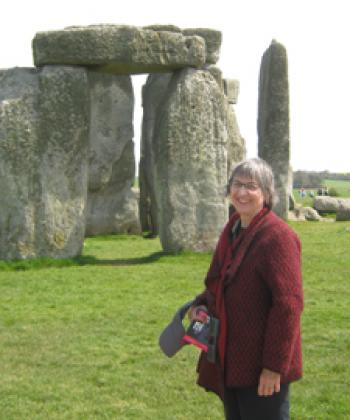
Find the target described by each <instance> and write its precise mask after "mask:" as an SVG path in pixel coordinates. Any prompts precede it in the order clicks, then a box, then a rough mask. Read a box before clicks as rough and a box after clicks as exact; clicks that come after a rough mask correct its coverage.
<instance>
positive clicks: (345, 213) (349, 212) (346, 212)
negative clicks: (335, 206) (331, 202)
mask: <svg viewBox="0 0 350 420" xmlns="http://www.w3.org/2000/svg"><path fill="white" fill-rule="evenodd" d="M335 220H336V221H337V222H344V221H349V220H350V208H348V209H340V210H338V211H337V214H336V216H335Z"/></svg>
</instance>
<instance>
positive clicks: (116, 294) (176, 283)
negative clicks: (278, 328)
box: [0, 222, 350, 420]
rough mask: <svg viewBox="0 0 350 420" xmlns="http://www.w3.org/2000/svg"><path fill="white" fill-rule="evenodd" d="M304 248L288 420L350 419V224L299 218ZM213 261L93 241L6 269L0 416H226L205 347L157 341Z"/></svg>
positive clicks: (131, 240) (154, 246)
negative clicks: (202, 376)
mask: <svg viewBox="0 0 350 420" xmlns="http://www.w3.org/2000/svg"><path fill="white" fill-rule="evenodd" d="M291 225H292V227H293V228H294V229H295V230H296V231H297V232H298V233H299V235H300V236H301V238H302V243H303V274H304V287H305V304H306V306H305V311H304V314H303V346H304V367H305V375H304V379H303V380H301V381H299V382H297V383H295V384H294V385H293V387H292V395H291V398H292V419H295V420H306V419H310V420H311V419H315V420H322V419H325V420H326V419H327V420H329V419H332V420H333V419H336V420H338V419H350V399H349V386H350V366H349V357H350V334H349V325H350V312H349V297H350V288H349V283H350V262H349V248H350V232H348V231H346V230H345V228H346V227H347V226H348V225H350V223H348V224H347V223H345V222H337V223H324V224H323V223H312V222H304V223H293V224H291ZM209 261H210V255H209V254H202V255H201V254H193V253H184V254H180V255H177V256H171V255H165V254H164V253H162V252H161V248H160V244H159V241H158V239H152V240H150V239H142V238H141V237H136V236H131V237H126V236H114V237H113V236H110V237H103V238H102V237H101V238H90V239H87V240H86V244H85V248H84V256H83V258H81V259H79V260H77V261H74V260H70V261H65V262H60V263H51V266H49V265H50V262H45V261H44V262H43V261H41V262H40V263H38V264H36V265H35V264H33V263H32V264H27V265H26V264H22V265H21V264H17V265H16V264H15V263H12V264H11V263H10V264H3V265H2V266H0V294H1V300H0V302H1V303H0V377H1V381H0V418H1V419H6V420H7V419H10V420H11V419H160V420H167V419H169V420H170V419H179V420H180V419H184V420H185V419H186V420H187V419H192V418H202V419H213V420H215V419H222V418H223V411H222V407H221V403H220V401H219V400H218V399H217V398H216V397H215V396H214V395H211V394H208V393H205V392H204V391H203V390H202V389H200V388H199V387H197V386H196V385H195V381H196V375H195V366H196V360H197V356H198V352H197V350H196V349H195V348H193V347H192V346H188V347H186V348H184V349H183V350H182V351H181V352H180V353H179V354H177V355H176V356H175V357H174V358H173V359H167V358H166V357H165V356H164V355H163V354H162V353H161V352H160V350H159V348H158V336H159V333H160V331H161V330H162V328H163V327H164V326H165V325H166V324H167V322H168V321H169V320H170V319H171V317H172V315H173V312H174V311H175V310H176V309H177V308H178V307H179V306H180V305H181V304H182V303H183V302H185V301H186V300H188V299H190V298H192V297H193V296H194V295H195V294H197V293H198V292H200V291H201V289H202V279H203V277H204V275H205V272H206V270H207V268H208V264H209Z"/></svg>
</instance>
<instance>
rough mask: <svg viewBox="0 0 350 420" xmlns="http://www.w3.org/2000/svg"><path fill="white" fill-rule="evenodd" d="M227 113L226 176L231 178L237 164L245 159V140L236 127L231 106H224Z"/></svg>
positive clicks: (234, 115)
mask: <svg viewBox="0 0 350 420" xmlns="http://www.w3.org/2000/svg"><path fill="white" fill-rule="evenodd" d="M226 112H227V134H228V139H227V176H228V178H229V177H230V176H231V173H232V170H233V168H234V166H236V165H237V163H239V162H241V161H242V160H244V159H245V158H246V145H245V140H244V138H243V137H242V136H241V132H240V130H239V127H238V123H237V118H236V113H235V110H234V108H233V106H232V105H230V104H229V103H227V104H226Z"/></svg>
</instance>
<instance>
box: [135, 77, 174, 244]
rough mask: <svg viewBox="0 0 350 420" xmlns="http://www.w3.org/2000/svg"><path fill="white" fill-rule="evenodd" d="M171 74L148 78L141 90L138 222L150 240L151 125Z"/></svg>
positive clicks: (153, 223)
mask: <svg viewBox="0 0 350 420" xmlns="http://www.w3.org/2000/svg"><path fill="white" fill-rule="evenodd" d="M171 77H172V74H171V73H169V74H151V75H149V76H148V78H147V81H146V84H145V85H144V86H143V88H142V106H143V119H142V136H141V156H140V164H139V186H140V221H141V227H142V231H143V232H146V231H147V232H149V234H150V236H156V235H157V234H158V211H159V210H158V205H157V201H156V191H155V186H154V179H155V176H156V175H155V155H154V152H153V139H154V135H155V129H156V127H155V123H156V119H157V116H158V114H159V113H160V112H161V108H162V105H163V103H164V100H165V96H166V94H167V88H168V86H169V82H170V80H171Z"/></svg>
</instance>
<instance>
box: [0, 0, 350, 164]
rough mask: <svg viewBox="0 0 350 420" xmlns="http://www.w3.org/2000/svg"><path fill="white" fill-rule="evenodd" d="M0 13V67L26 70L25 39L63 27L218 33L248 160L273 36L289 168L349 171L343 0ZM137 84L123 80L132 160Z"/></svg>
mask: <svg viewBox="0 0 350 420" xmlns="http://www.w3.org/2000/svg"><path fill="white" fill-rule="evenodd" d="M1 9H2V10H1V15H0V68H11V67H16V66H17V67H31V66H33V60H32V52H31V41H32V39H33V37H34V35H35V33H36V32H39V31H47V30H55V29H63V28H64V27H66V26H71V25H90V24H99V23H114V24H126V25H135V26H145V25H150V24H173V25H177V26H179V27H180V28H194V27H206V28H212V29H217V30H220V31H221V32H222V36H223V42H222V46H221V54H220V60H219V62H218V63H217V65H218V66H219V67H220V69H221V70H222V72H223V77H225V78H229V79H238V80H239V82H240V94H239V97H238V103H237V105H235V111H236V114H237V119H238V124H239V127H240V131H241V134H242V136H243V137H244V138H245V141H246V145H247V151H248V157H255V156H257V129H256V125H257V102H258V80H259V71H260V62H261V57H262V55H263V53H264V51H265V50H266V49H267V48H268V47H269V45H270V43H271V41H272V39H276V40H277V41H278V42H280V43H282V44H283V45H284V46H285V47H286V50H287V55H288V70H289V86H290V138H291V164H292V167H293V169H294V170H315V171H319V170H329V171H331V172H350V159H349V155H350V136H349V127H348V124H347V123H348V120H349V112H348V108H349V106H348V104H349V102H350V77H349V76H350V48H349V40H350V25H349V24H348V20H349V19H348V16H349V15H348V13H347V0H333V1H325V0H305V1H295V0H238V1H235V0H216V1H208V0H200V1H199V0H177V1H171V2H170V1H167V0H128V1H125V0H124V1H118V0H114V1H110V0H99V1H90V0H84V1H83V0H69V1H68V0H59V1H56V2H49V1H47V0H45V1H44V0H31V1H26V0H22V1H21V0H17V1H10V2H5V3H4V4H3V5H2V8H1ZM144 80H145V76H137V77H135V78H134V77H133V81H134V89H135V120H134V124H135V138H134V141H135V147H136V150H135V152H136V156H137V157H138V156H139V135H140V134H139V133H140V124H141V118H142V113H141V105H140V102H141V93H140V86H141V85H142V84H143V83H144Z"/></svg>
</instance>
